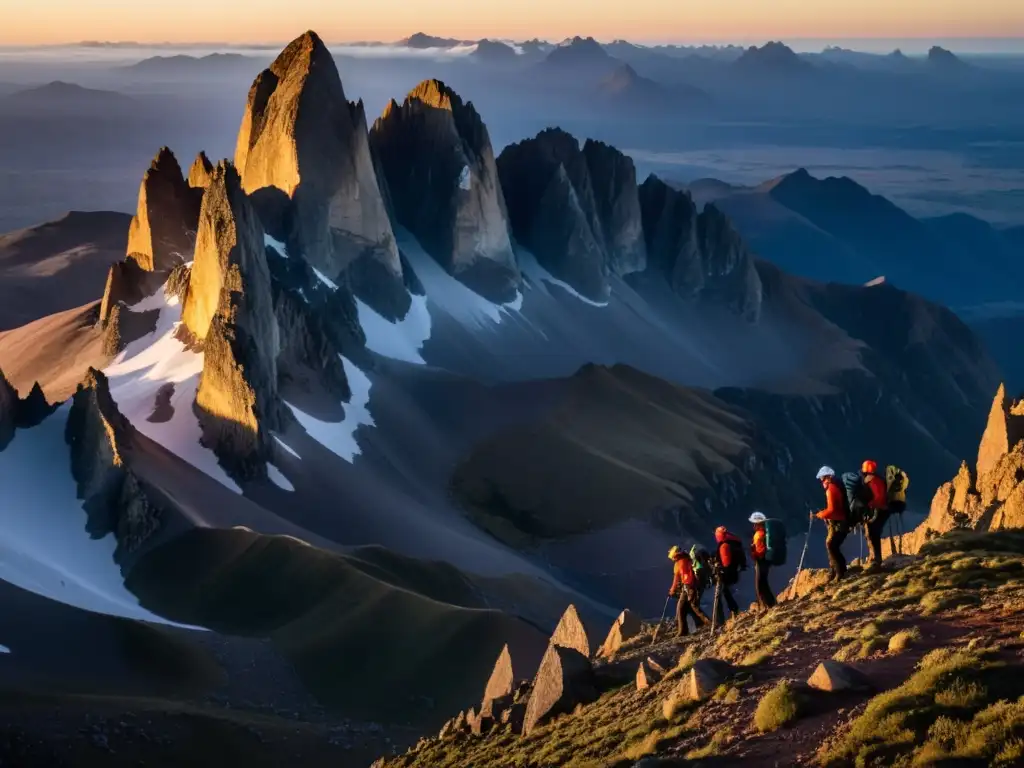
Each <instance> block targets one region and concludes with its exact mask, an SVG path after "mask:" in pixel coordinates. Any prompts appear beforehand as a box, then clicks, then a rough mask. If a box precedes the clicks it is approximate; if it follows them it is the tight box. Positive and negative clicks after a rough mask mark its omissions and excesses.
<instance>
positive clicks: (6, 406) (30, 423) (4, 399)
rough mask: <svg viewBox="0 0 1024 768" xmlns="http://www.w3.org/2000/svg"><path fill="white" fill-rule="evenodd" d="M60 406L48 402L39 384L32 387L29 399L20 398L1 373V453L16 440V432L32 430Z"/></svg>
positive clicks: (1, 372)
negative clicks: (18, 430)
mask: <svg viewBox="0 0 1024 768" xmlns="http://www.w3.org/2000/svg"><path fill="white" fill-rule="evenodd" d="M58 405H59V404H51V403H49V402H48V401H47V399H46V395H45V394H44V393H43V388H42V387H40V386H39V382H35V383H34V384H33V385H32V389H30V390H29V393H28V396H27V397H25V398H21V397H19V395H18V391H17V390H16V389H15V388H14V386H13V385H12V384H11V383H10V382H9V381H8V380H7V377H6V376H5V375H4V372H3V371H0V451H2V450H3V449H4V448H6V447H7V446H8V445H9V444H10V442H11V440H13V439H14V432H15V430H17V429H31V428H32V427H34V426H36V425H37V424H39V423H40V422H42V420H43V419H45V418H46V417H47V416H49V415H50V414H51V413H53V412H54V411H55V410H57V407H58Z"/></svg>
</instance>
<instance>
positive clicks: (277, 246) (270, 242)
mask: <svg viewBox="0 0 1024 768" xmlns="http://www.w3.org/2000/svg"><path fill="white" fill-rule="evenodd" d="M263 242H264V243H265V244H266V246H267V247H268V248H273V249H274V250H275V251H276V252H277V255H278V256H280V257H281V258H282V259H287V258H288V248H287V247H286V246H285V244H284V243H282V242H281V241H280V240H275V239H274V238H272V237H271V236H270V235H267V234H264V235H263Z"/></svg>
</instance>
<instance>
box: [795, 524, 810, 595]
mask: <svg viewBox="0 0 1024 768" xmlns="http://www.w3.org/2000/svg"><path fill="white" fill-rule="evenodd" d="M812 527H814V518H813V517H812V518H811V521H810V522H809V523H808V524H807V535H806V536H805V537H804V551H803V552H801V553H800V562H799V563H798V564H797V566H796V576H794V577H793V592H794V596H795V593H796V583H797V581H798V580H799V579H800V571H802V570H803V569H804V558H805V557H807V545H808V544H810V543H811V528H812Z"/></svg>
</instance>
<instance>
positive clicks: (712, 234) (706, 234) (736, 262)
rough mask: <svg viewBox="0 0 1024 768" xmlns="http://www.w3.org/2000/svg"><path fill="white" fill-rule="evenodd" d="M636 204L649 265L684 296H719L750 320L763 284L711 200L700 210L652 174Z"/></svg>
mask: <svg viewBox="0 0 1024 768" xmlns="http://www.w3.org/2000/svg"><path fill="white" fill-rule="evenodd" d="M639 198H640V209H641V212H642V216H643V232H644V237H645V240H646V244H647V254H648V264H649V267H650V269H651V270H653V271H656V272H658V273H660V274H661V275H663V276H664V277H665V279H666V280H668V282H669V285H671V286H672V290H673V291H675V292H676V293H677V294H678V295H680V296H682V297H683V298H707V299H711V300H716V301H719V302H723V303H724V304H726V305H727V306H729V307H731V308H732V309H733V310H734V311H736V312H737V313H738V314H740V315H741V316H743V317H745V318H747V319H748V320H751V321H755V320H757V319H758V318H759V316H760V313H761V302H762V298H763V295H762V294H763V288H762V285H761V278H760V276H759V275H758V272H757V268H756V265H755V263H754V257H753V255H752V254H751V253H750V251H749V249H748V248H747V247H746V245H745V244H744V242H743V240H742V238H741V237H740V235H739V233H738V232H737V231H736V230H735V229H734V228H733V226H732V223H731V222H730V221H729V220H728V218H726V216H725V215H724V214H723V213H722V212H721V211H719V210H718V208H716V207H715V206H714V205H710V204H709V205H707V206H705V208H704V210H703V211H702V212H700V213H698V212H697V207H696V206H695V205H694V203H693V200H692V198H691V197H690V195H689V193H687V192H684V191H681V190H677V189H674V188H672V187H670V186H669V185H668V184H666V183H665V182H663V181H662V180H661V179H659V178H657V177H656V176H653V175H652V176H649V177H648V178H647V180H646V181H645V182H644V183H643V184H642V185H641V187H640V195H639Z"/></svg>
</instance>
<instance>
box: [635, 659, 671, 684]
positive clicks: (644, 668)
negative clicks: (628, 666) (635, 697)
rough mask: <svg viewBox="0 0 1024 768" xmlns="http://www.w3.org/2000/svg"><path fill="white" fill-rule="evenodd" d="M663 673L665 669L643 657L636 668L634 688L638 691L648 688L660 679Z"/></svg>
mask: <svg viewBox="0 0 1024 768" xmlns="http://www.w3.org/2000/svg"><path fill="white" fill-rule="evenodd" d="M664 675H665V670H663V669H661V668H660V667H658V666H656V665H653V664H651V662H650V661H648V660H646V659H645V660H644V661H641V662H640V666H639V667H638V668H637V670H636V689H637V690H638V691H643V690H645V689H647V688H650V687H651V686H652V685H654V684H655V683H656V682H658V681H659V680H661V678H662V677H664Z"/></svg>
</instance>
